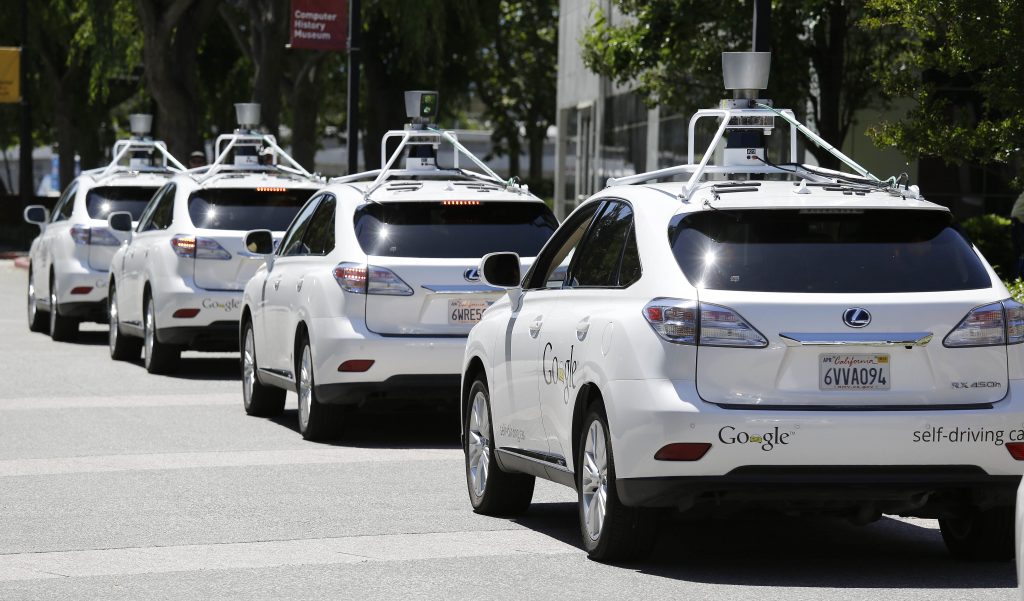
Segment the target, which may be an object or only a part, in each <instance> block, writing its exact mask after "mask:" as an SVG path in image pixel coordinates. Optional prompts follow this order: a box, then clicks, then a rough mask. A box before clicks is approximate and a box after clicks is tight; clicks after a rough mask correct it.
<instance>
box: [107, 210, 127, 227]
mask: <svg viewBox="0 0 1024 601" xmlns="http://www.w3.org/2000/svg"><path fill="white" fill-rule="evenodd" d="M107 225H108V226H110V229H112V230H114V231H115V232H130V231H132V214H131V213H129V212H128V211H114V212H113V213H111V214H110V215H107Z"/></svg>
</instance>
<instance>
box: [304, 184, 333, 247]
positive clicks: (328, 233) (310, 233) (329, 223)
mask: <svg viewBox="0 0 1024 601" xmlns="http://www.w3.org/2000/svg"><path fill="white" fill-rule="evenodd" d="M336 206H337V200H336V199H335V198H334V196H333V195H331V194H326V195H324V197H323V200H321V201H320V206H318V207H317V208H316V212H315V213H313V217H312V218H310V220H309V226H308V227H306V233H305V234H303V236H302V241H303V244H305V246H306V248H307V249H309V250H308V252H309V254H311V255H320V256H323V255H326V254H327V253H329V252H331V251H332V250H334V210H335V207H336Z"/></svg>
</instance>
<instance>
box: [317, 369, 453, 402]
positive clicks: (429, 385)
mask: <svg viewBox="0 0 1024 601" xmlns="http://www.w3.org/2000/svg"><path fill="white" fill-rule="evenodd" d="M458 393H459V376H458V375H441V376H430V375H428V376H423V375H419V376H392V377H390V378H388V379H386V380H384V381H383V382H352V383H345V384H319V385H317V386H316V398H317V400H319V401H320V402H321V403H325V404H328V405H356V404H361V403H364V402H366V401H376V400H388V399H401V400H407V401H412V402H421V401H433V402H441V403H444V402H446V401H450V402H451V403H452V404H453V406H454V404H455V403H456V402H457V401H458Z"/></svg>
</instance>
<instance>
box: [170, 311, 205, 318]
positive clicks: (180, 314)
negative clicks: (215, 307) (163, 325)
mask: <svg viewBox="0 0 1024 601" xmlns="http://www.w3.org/2000/svg"><path fill="white" fill-rule="evenodd" d="M196 315H199V309H178V310H177V311H175V312H174V314H173V315H171V317H181V318H186V319H187V318H190V317H195V316H196Z"/></svg>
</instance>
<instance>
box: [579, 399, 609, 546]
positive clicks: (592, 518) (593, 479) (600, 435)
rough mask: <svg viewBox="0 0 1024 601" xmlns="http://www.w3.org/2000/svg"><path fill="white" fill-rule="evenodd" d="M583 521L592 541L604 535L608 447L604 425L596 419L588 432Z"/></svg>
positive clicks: (584, 455)
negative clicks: (602, 532) (602, 530)
mask: <svg viewBox="0 0 1024 601" xmlns="http://www.w3.org/2000/svg"><path fill="white" fill-rule="evenodd" d="M582 470H583V473H582V492H583V523H584V525H585V526H586V529H587V535H588V536H590V539H591V540H597V539H599V538H600V537H601V529H602V527H603V526H604V516H605V506H606V503H607V502H608V447H607V446H606V444H605V433H604V427H602V425H601V422H600V421H598V420H596V419H595V420H594V421H592V422H591V423H590V430H588V431H587V440H586V443H585V445H584V448H583V466H582Z"/></svg>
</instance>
